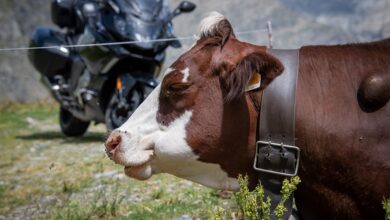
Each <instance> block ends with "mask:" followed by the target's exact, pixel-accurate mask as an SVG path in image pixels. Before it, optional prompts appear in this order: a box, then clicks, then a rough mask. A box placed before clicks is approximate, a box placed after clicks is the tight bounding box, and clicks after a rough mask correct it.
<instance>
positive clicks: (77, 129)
mask: <svg viewBox="0 0 390 220" xmlns="http://www.w3.org/2000/svg"><path fill="white" fill-rule="evenodd" d="M89 123H90V122H89V121H88V122H86V121H82V120H80V119H78V118H76V117H75V116H74V115H73V114H72V113H71V112H69V111H68V110H66V109H64V108H62V107H61V108H60V127H61V131H62V133H64V134H65V135H66V136H68V137H79V136H82V135H83V134H84V133H85V132H86V131H87V129H88V126H89Z"/></svg>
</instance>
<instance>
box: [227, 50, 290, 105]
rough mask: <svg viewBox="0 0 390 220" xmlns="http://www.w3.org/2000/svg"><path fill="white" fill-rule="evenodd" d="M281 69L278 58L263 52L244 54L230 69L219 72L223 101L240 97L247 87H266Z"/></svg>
mask: <svg viewBox="0 0 390 220" xmlns="http://www.w3.org/2000/svg"><path fill="white" fill-rule="evenodd" d="M224 69H226V68H224ZM283 69H284V67H283V64H282V63H281V62H280V61H279V60H278V59H276V58H275V57H273V56H272V55H269V54H267V53H265V52H256V53H251V54H249V55H247V56H245V57H244V58H243V59H241V60H240V61H239V63H238V64H237V65H236V66H235V68H234V69H233V70H232V71H230V72H229V71H222V74H220V81H221V84H222V86H223V88H224V90H225V101H227V102H230V101H233V100H235V99H237V98H239V97H242V96H243V95H244V93H245V91H246V90H248V89H250V90H253V89H258V88H259V89H264V88H266V87H267V85H268V84H269V83H270V82H271V81H272V80H273V79H274V78H275V77H277V76H278V75H280V74H281V73H282V72H283ZM256 85H259V86H256ZM250 87H252V88H250Z"/></svg>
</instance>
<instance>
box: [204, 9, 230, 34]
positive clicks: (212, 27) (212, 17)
mask: <svg viewBox="0 0 390 220" xmlns="http://www.w3.org/2000/svg"><path fill="white" fill-rule="evenodd" d="M224 19H226V18H225V17H224V16H223V15H222V14H220V13H218V12H216V11H214V12H211V13H210V14H209V16H207V17H206V18H204V19H203V20H202V21H201V22H200V25H199V36H200V37H210V36H213V35H214V32H215V31H216V30H217V27H218V23H219V22H221V21H222V20H224Z"/></svg>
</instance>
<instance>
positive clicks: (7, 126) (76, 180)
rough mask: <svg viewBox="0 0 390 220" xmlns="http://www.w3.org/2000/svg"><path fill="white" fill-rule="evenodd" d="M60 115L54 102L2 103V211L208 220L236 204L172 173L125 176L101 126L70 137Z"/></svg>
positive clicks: (56, 216)
mask: <svg viewBox="0 0 390 220" xmlns="http://www.w3.org/2000/svg"><path fill="white" fill-rule="evenodd" d="M57 120H58V107H57V106H56V105H55V104H45V103H43V104H32V105H3V106H0V140H1V142H0V151H1V154H0V218H1V217H2V216H3V217H9V218H20V219H25V218H31V219H103V218H104V219H178V218H180V217H181V216H183V215H187V216H190V217H192V218H198V217H199V218H201V219H208V218H210V217H211V216H212V215H214V211H213V210H215V207H222V208H224V209H231V207H232V206H234V205H233V203H234V201H233V199H230V200H224V199H221V198H220V197H219V196H218V193H216V191H215V190H212V189H209V188H206V187H203V186H201V185H198V184H195V183H191V182H188V181H185V180H182V179H179V178H176V177H173V176H171V175H165V174H164V175H156V176H154V177H152V178H151V179H150V180H148V181H137V180H134V179H130V178H127V177H125V176H124V174H123V168H122V167H120V166H118V165H115V164H114V163H113V162H112V161H110V160H109V159H108V158H107V157H106V155H105V154H104V150H103V149H104V148H103V141H104V137H105V135H106V130H105V127H104V125H99V126H92V127H91V128H90V130H89V131H88V133H87V134H86V135H85V136H84V137H82V138H68V137H65V136H64V135H62V134H61V132H60V129H59V126H58V122H57ZM210 210H211V211H210Z"/></svg>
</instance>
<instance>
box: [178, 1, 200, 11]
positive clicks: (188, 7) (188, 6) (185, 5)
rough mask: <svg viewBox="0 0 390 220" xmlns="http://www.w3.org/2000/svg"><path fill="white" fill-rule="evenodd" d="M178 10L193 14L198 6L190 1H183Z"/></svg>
mask: <svg viewBox="0 0 390 220" xmlns="http://www.w3.org/2000/svg"><path fill="white" fill-rule="evenodd" d="M178 8H179V9H180V12H191V11H193V10H194V9H195V8H196V5H195V4H194V3H192V2H190V1H182V2H181V3H180V5H179V7H178Z"/></svg>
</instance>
